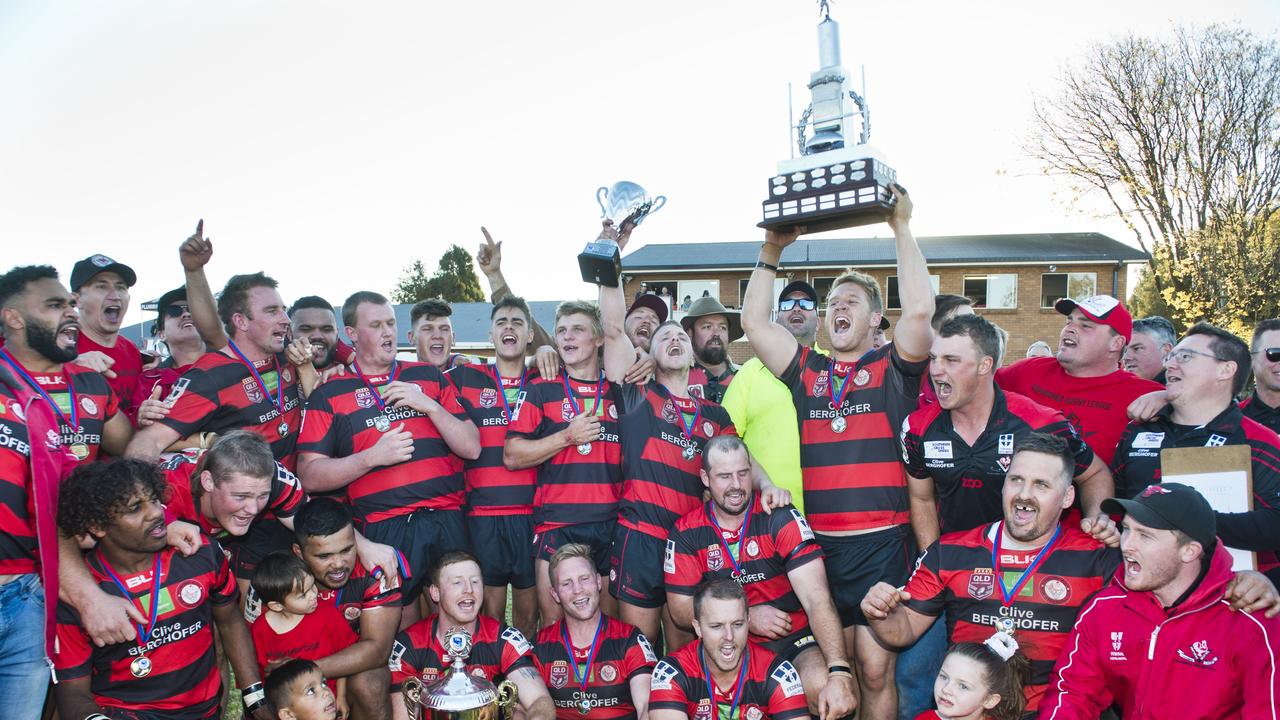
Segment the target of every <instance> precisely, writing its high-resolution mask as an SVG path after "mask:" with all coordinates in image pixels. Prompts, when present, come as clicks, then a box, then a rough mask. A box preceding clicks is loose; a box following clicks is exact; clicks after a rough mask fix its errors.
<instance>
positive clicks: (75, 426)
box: [0, 348, 80, 433]
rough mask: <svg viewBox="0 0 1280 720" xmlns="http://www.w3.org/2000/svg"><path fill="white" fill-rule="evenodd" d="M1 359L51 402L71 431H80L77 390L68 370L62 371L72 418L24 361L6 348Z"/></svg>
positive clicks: (54, 410)
mask: <svg viewBox="0 0 1280 720" xmlns="http://www.w3.org/2000/svg"><path fill="white" fill-rule="evenodd" d="M0 359H3V360H4V361H5V362H6V363H8V365H9V367H11V368H13V371H14V372H16V373H18V377H20V378H22V380H23V381H24V382H26V383H27V385H29V386H31V389H32V390H35V391H36V394H37V395H39V396H40V397H42V398H44V401H45V402H47V403H49V407H51V408H53V412H54V414H55V415H57V416H58V419H59V420H61V421H62V422H63V423H64V424H65V425H67V426H68V427H69V428H71V432H73V433H75V432H79V431H80V413H79V411H78V410H77V408H76V390H75V388H74V387H72V384H71V378H69V377H67V374H66V373H67V371H66V370H63V371H62V377H63V379H64V380H65V381H66V383H67V397H68V398H70V405H71V417H70V419H68V418H67V416H66V415H64V414H63V413H62V408H60V407H58V403H56V402H54V401H53V398H52V397H51V396H50V395H49V393H47V392H45V391H44V388H42V387H40V383H38V382H36V379H35V378H33V377H31V375H30V374H29V373H28V372H27V369H26V368H24V367H22V363H20V362H18V361H17V360H15V359H14V358H13V356H11V355H10V354H9V351H7V350H5V349H4V348H0Z"/></svg>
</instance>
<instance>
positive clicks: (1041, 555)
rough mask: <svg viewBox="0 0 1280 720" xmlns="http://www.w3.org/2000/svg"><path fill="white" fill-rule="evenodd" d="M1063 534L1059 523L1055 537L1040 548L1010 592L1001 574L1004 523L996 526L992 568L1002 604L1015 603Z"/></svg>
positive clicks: (1054, 532) (1055, 529) (1001, 522)
mask: <svg viewBox="0 0 1280 720" xmlns="http://www.w3.org/2000/svg"><path fill="white" fill-rule="evenodd" d="M1061 532H1062V525H1061V523H1059V524H1058V526H1057V527H1055V528H1054V529H1053V537H1051V538H1049V542H1048V543H1046V544H1045V546H1044V547H1042V548H1040V552H1038V553H1036V556H1035V559H1033V560H1032V561H1031V564H1030V565H1028V566H1027V569H1025V570H1023V571H1022V574H1021V575H1019V576H1018V582H1016V583H1014V586H1013V590H1012V591H1010V590H1009V589H1008V588H1006V587H1005V584H1004V573H1002V572H1000V539H1001V538H1002V537H1003V536H1004V521H1003V520H1001V521H1000V524H999V525H997V526H996V539H995V542H993V543H991V567H992V569H993V570H995V573H996V583H997V584H998V585H999V586H1000V595H1001V596H1003V598H1004V600H1003V602H1002V603H1001V604H1003V605H1005V606H1006V607H1007V606H1009V605H1010V604H1012V603H1013V599H1014V598H1015V597H1017V596H1018V593H1019V592H1021V591H1022V587H1023V586H1024V585H1026V584H1027V581H1028V580H1030V579H1031V576H1032V575H1034V574H1035V571H1036V568H1038V567H1040V564H1041V563H1043V562H1044V560H1045V558H1047V557H1048V556H1049V551H1050V550H1051V549H1053V544H1054V543H1056V542H1058V535H1059V534H1060V533H1061Z"/></svg>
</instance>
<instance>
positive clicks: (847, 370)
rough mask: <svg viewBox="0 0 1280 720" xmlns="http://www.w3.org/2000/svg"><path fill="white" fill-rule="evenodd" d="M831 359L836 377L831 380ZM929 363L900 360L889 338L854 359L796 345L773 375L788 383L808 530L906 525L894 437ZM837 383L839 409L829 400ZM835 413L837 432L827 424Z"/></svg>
mask: <svg viewBox="0 0 1280 720" xmlns="http://www.w3.org/2000/svg"><path fill="white" fill-rule="evenodd" d="M833 364H834V369H835V372H834V375H835V378H832V377H830V376H831V375H832V372H831V368H832V365H833ZM927 366H928V363H927V362H915V363H910V362H907V361H905V360H903V359H902V358H900V357H898V355H897V353H896V352H895V351H894V350H893V344H892V343H890V344H888V345H885V346H884V347H882V348H880V349H878V350H872V351H871V352H869V353H867V354H866V355H863V356H862V357H861V358H860V359H859V360H858V361H857V362H856V363H842V362H835V361H834V360H832V359H830V358H828V357H827V356H825V355H823V354H821V353H818V352H814V351H813V349H812V348H807V347H803V346H801V347H797V348H796V355H795V357H794V358H793V359H792V360H791V364H790V365H788V366H787V369H786V371H785V372H783V373H782V375H780V376H779V379H780V380H782V382H783V384H785V385H787V386H789V387H790V388H791V397H792V400H793V401H794V402H795V406H796V414H797V417H798V418H799V422H800V467H801V474H802V476H803V482H804V506H805V508H807V509H808V511H809V512H808V518H809V522H810V523H812V525H813V529H814V530H816V531H818V532H847V531H857V530H872V529H875V528H880V527H886V526H890V525H905V524H906V523H907V522H909V519H908V516H907V512H908V502H907V476H906V472H905V470H904V469H903V466H902V448H901V445H900V443H899V439H898V436H899V432H900V430H901V428H902V421H903V420H904V419H906V417H907V414H908V413H910V412H911V411H912V410H914V409H915V408H916V397H917V396H918V395H919V394H920V376H921V375H922V374H923V373H924V370H925V368H926V367H927ZM833 383H834V387H833ZM844 383H848V385H847V387H846V386H845V385H844ZM842 388H844V397H843V398H842V399H841V402H840V407H839V409H837V408H836V407H835V406H834V403H833V401H832V398H833V397H835V396H837V395H839V393H840V390H841V389H842ZM837 417H839V418H842V422H843V425H841V427H843V428H844V431H843V432H836V428H835V427H834V426H833V424H836V420H835V419H836V418H837Z"/></svg>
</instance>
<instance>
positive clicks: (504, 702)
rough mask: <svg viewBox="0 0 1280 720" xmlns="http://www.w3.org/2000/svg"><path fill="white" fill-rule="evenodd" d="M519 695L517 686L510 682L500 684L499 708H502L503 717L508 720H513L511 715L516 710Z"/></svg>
mask: <svg viewBox="0 0 1280 720" xmlns="http://www.w3.org/2000/svg"><path fill="white" fill-rule="evenodd" d="M519 695H520V692H519V690H517V689H516V684H515V683H513V682H511V681H510V680H503V681H502V682H500V683H498V707H500V708H502V716H503V717H504V718H506V720H511V713H512V712H513V711H514V710H515V706H516V698H517V697H519Z"/></svg>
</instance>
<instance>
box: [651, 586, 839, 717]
mask: <svg viewBox="0 0 1280 720" xmlns="http://www.w3.org/2000/svg"><path fill="white" fill-rule="evenodd" d="M747 614H748V613H747V594H746V592H745V591H744V590H743V589H742V586H741V585H739V584H738V583H737V582H735V581H734V580H732V579H730V578H720V579H717V580H712V581H710V582H707V583H704V584H703V585H702V586H701V587H699V588H698V591H697V592H695V593H694V595H693V629H694V632H696V633H697V634H698V642H691V643H689V644H688V645H685V646H684V647H683V648H681V649H679V650H677V651H676V652H674V653H672V654H670V655H668V656H667V657H664V658H662V660H659V661H658V664H657V665H656V666H654V668H653V681H652V683H651V690H650V693H649V717H650V718H651V720H682V719H687V720H693V719H694V718H725V717H727V718H738V717H741V718H753V719H754V718H769V720H790V719H791V718H804V717H807V716H808V714H809V711H808V707H807V705H806V704H805V697H804V688H803V687H802V686H801V684H800V673H798V672H796V669H795V666H793V665H792V664H791V663H790V661H788V660H786V659H785V658H782V657H779V656H777V655H775V654H774V653H772V652H770V651H769V650H767V649H766V648H764V647H762V646H760V645H756V644H755V643H753V642H751V641H750V639H749V638H748V632H747ZM725 712H727V713H728V715H725V714H724V713H725ZM822 717H823V719H824V720H830V719H831V718H832V717H833V716H831V715H829V714H826V713H824V714H823V715H822Z"/></svg>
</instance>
